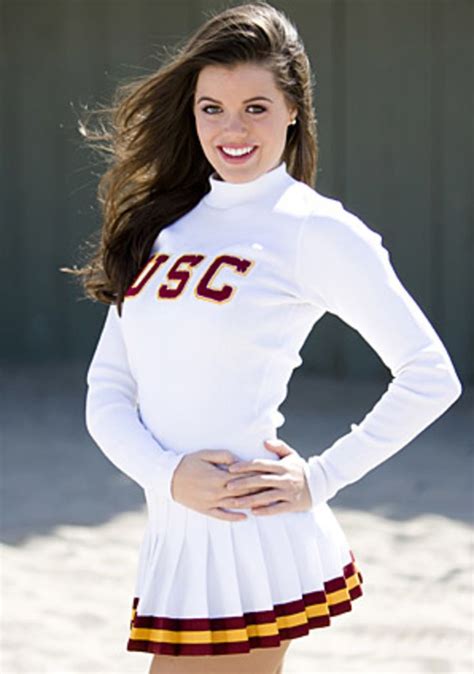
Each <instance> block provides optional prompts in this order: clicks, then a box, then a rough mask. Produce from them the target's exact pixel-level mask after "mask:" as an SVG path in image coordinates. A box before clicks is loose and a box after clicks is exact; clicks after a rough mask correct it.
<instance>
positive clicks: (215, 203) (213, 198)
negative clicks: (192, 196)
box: [203, 161, 291, 208]
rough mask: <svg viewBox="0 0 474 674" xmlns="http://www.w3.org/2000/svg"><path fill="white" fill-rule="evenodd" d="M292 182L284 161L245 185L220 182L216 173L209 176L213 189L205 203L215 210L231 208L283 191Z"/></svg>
mask: <svg viewBox="0 0 474 674" xmlns="http://www.w3.org/2000/svg"><path fill="white" fill-rule="evenodd" d="M290 181H291V176H290V174H289V173H288V171H287V168H286V162H284V161H283V162H282V163H281V164H279V165H278V166H277V167H275V168H273V169H271V170H270V171H267V172H266V173H262V175H260V176H258V178H255V179H254V180H248V181H247V182H244V183H231V182H227V181H225V180H218V178H217V173H216V171H214V172H213V173H211V174H210V176H209V185H210V187H211V189H210V191H209V192H207V194H206V195H205V196H204V198H203V201H204V203H205V204H206V205H208V206H212V207H214V208H230V207H232V206H238V205H240V204H243V203H246V202H249V201H255V200H258V199H261V198H264V197H265V196H268V195H270V194H271V193H272V192H273V191H274V190H278V189H281V188H282V187H284V185H285V184H288V183H289V182H290Z"/></svg>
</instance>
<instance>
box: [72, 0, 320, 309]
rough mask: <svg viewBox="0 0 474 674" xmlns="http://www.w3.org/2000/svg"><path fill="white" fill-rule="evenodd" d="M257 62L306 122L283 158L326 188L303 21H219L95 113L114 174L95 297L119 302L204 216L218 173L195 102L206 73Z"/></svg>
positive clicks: (274, 14) (243, 10)
mask: <svg viewBox="0 0 474 674" xmlns="http://www.w3.org/2000/svg"><path fill="white" fill-rule="evenodd" d="M239 63H256V64H258V65H262V66H265V67H267V68H268V69H269V70H270V71H271V72H272V73H273V76H274V79H275V83H276V86H278V87H279V88H280V90H281V91H282V93H283V95H284V97H285V100H286V102H287V104H288V105H289V106H294V107H295V108H296V111H297V123H296V124H295V125H290V126H289V127H288V132H287V133H288V136H287V142H286V147H285V150H284V153H283V160H284V161H286V164H287V168H288V172H289V173H290V174H291V175H292V176H293V177H294V178H296V179H297V180H301V181H303V182H305V183H307V184H308V185H310V186H313V185H314V183H315V181H316V173H317V158H318V143H317V122H316V117H315V113H314V109H313V94H312V92H313V74H312V71H311V67H310V63H309V60H308V57H307V55H306V53H305V49H304V45H303V43H302V40H301V38H300V37H299V35H298V32H297V30H296V28H295V26H294V25H293V23H292V22H291V21H290V20H289V19H288V18H287V17H286V16H285V14H284V13H283V12H281V11H280V10H277V9H275V7H273V6H272V5H270V4H269V3H268V2H265V1H264V0H257V1H256V2H252V3H248V4H243V5H237V6H235V7H229V8H227V9H225V10H223V11H221V12H219V13H216V14H214V13H212V12H211V13H210V16H209V18H208V19H207V20H206V22H205V23H204V24H203V25H202V26H201V27H200V28H198V30H197V31H196V32H195V33H194V34H193V35H192V36H191V37H190V38H189V39H188V40H187V42H185V44H184V45H183V46H180V45H179V44H178V45H176V46H175V48H174V50H172V51H171V56H168V60H167V62H165V63H163V65H162V66H161V67H160V68H159V69H158V70H157V71H156V72H154V73H153V74H151V75H149V74H147V75H145V76H141V77H138V78H134V79H133V80H132V81H129V82H126V83H122V84H120V85H119V86H118V87H117V88H116V90H115V93H114V96H113V100H112V106H111V107H103V108H101V109H97V110H92V111H89V113H88V114H89V115H99V118H100V122H101V124H100V129H96V130H91V129H88V128H87V126H86V124H85V123H84V122H83V121H80V131H81V133H82V135H83V136H84V137H85V138H86V141H88V142H89V143H90V144H91V146H92V147H93V148H94V149H98V150H99V152H101V153H104V154H105V156H106V158H107V162H108V167H107V170H106V171H105V173H104V174H103V175H102V176H101V178H100V180H99V183H98V189H97V196H98V201H99V203H100V205H101V213H102V228H101V232H100V241H99V243H98V244H97V245H96V246H95V250H94V251H93V253H92V255H91V257H90V259H89V260H88V261H87V262H86V264H84V266H83V267H82V268H77V266H74V267H73V268H72V269H71V268H67V267H62V268H61V271H64V272H68V273H70V274H74V275H76V276H77V277H78V278H79V280H80V282H81V284H82V286H83V289H84V291H85V295H86V296H87V297H88V298H90V299H92V300H94V301H100V302H104V303H106V304H117V305H118V310H119V313H120V315H121V309H122V302H123V298H124V294H125V292H126V290H127V289H128V287H129V286H130V284H131V283H132V281H133V280H134V278H135V277H136V275H137V274H138V272H139V270H140V269H141V268H142V267H143V265H144V264H145V263H146V262H147V260H148V258H149V255H150V251H151V248H152V246H153V243H154V241H155V239H156V237H157V236H158V234H159V232H160V231H161V230H163V229H165V228H166V227H168V226H169V225H171V224H172V223H173V222H175V221H176V220H177V219H178V218H180V217H182V216H183V215H184V214H185V213H187V212H188V211H190V210H191V209H192V208H194V207H195V206H196V205H197V203H198V202H199V201H200V200H201V199H202V197H203V196H204V195H205V194H206V193H207V192H208V191H209V181H208V178H209V175H210V174H211V173H212V172H213V171H214V168H213V166H212V165H211V164H210V163H209V161H208V160H207V158H206V157H205V155H204V152H203V150H202V148H201V145H200V142H199V138H198V136H197V133H196V129H195V122H194V115H193V97H194V91H195V87H196V82H197V78H198V75H199V72H200V70H201V69H202V68H203V67H205V66H207V65H216V64H217V65H225V66H227V67H232V66H233V65H237V64H239Z"/></svg>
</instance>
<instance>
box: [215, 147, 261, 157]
mask: <svg viewBox="0 0 474 674" xmlns="http://www.w3.org/2000/svg"><path fill="white" fill-rule="evenodd" d="M253 148H254V146H253V145H251V146H250V147H242V148H235V147H223V148H222V149H223V150H224V152H225V153H226V154H230V155H232V156H233V157H241V156H242V155H244V154H248V153H249V152H251V151H252V150H253Z"/></svg>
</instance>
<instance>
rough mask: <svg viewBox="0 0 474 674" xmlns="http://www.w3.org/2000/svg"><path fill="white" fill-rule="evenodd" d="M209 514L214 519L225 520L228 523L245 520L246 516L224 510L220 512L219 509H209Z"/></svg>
mask: <svg viewBox="0 0 474 674" xmlns="http://www.w3.org/2000/svg"><path fill="white" fill-rule="evenodd" d="M209 514H210V515H212V517H216V518H217V519H218V520H227V521H229V522H236V521H237V520H245V519H247V515H246V514H245V513H230V512H227V511H226V510H222V509H221V508H210V509H209Z"/></svg>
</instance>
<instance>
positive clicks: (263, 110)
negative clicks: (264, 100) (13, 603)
mask: <svg viewBox="0 0 474 674" xmlns="http://www.w3.org/2000/svg"><path fill="white" fill-rule="evenodd" d="M248 107H249V108H259V109H260V112H257V114H258V115H261V114H262V112H265V111H266V108H265V107H263V105H249V106H248ZM209 108H219V106H218V105H205V106H204V107H203V108H201V110H202V111H203V112H206V114H211V115H212V114H214V113H212V112H211V113H207V110H208V109H209Z"/></svg>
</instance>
